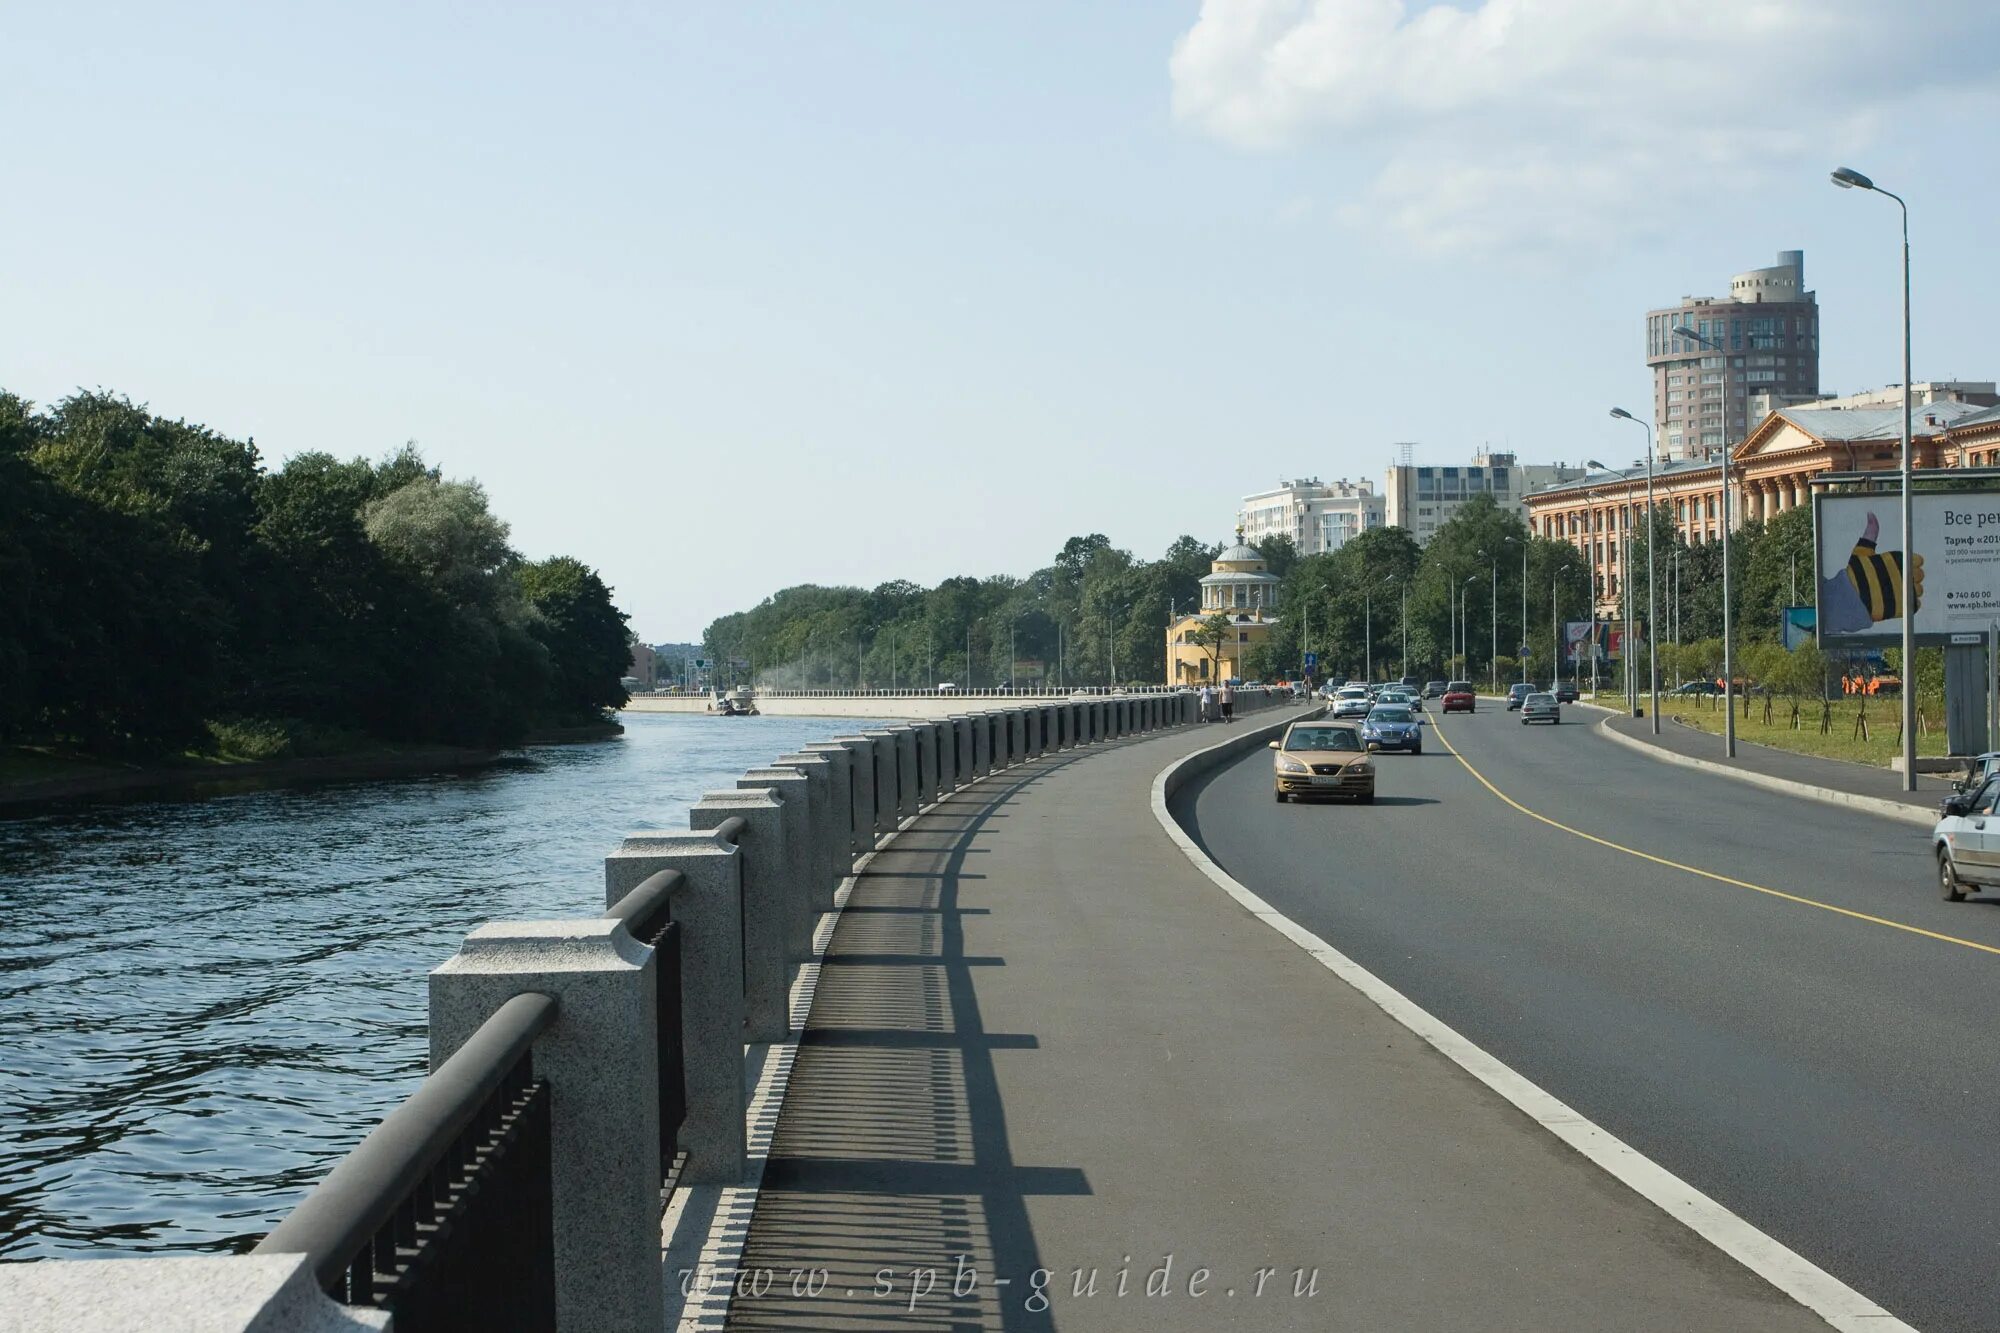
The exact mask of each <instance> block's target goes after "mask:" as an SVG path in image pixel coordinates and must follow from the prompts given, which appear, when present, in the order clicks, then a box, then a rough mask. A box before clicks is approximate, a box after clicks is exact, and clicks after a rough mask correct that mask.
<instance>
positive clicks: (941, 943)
mask: <svg viewBox="0 0 2000 1333" xmlns="http://www.w3.org/2000/svg"><path fill="white" fill-rule="evenodd" d="M1070 762H1074V759H1073V758H1071V757H1069V756H1067V755H1057V756H1050V757H1047V758H1044V759H1043V760H1041V761H1039V762H1036V763H1033V764H1030V765H1028V766H1026V767H1024V768H1023V769H1021V770H1019V771H1018V772H1015V773H1008V774H1005V775H1003V776H1002V777H1001V778H1000V779H999V781H998V782H993V781H989V782H987V783H982V784H980V785H979V786H976V787H973V788H970V789H967V790H964V791H960V792H956V793H953V794H951V795H949V796H947V797H945V799H944V800H943V801H942V802H941V803H940V804H939V805H938V806H937V807H936V808H935V812H936V815H937V816H938V818H936V819H935V820H934V821H933V820H932V817H931V815H930V814H928V813H927V814H926V815H925V816H924V817H922V818H921V819H920V820H919V822H918V823H917V824H916V825H914V826H913V827H912V828H911V829H910V830H909V833H920V834H928V835H929V836H927V837H923V838H921V839H909V845H904V839H899V840H898V842H897V843H895V844H892V845H891V846H890V848H889V849H888V850H886V851H883V852H880V853H878V854H877V855H876V858H875V861H874V862H873V863H872V864H871V866H870V869H869V872H868V873H866V874H865V875H864V876H862V877H861V878H860V879H859V880H858V881H857V883H856V886H855V889H854V893H853V895H852V897H851V898H850V899H849V901H848V905H847V908H846V910H845V911H844V912H843V913H842V915H841V919H840V924H839V926H838V927H837V928H836V930H835V932H834V936H833V940H832V943H831V946H830V947H829V949H828V951H827V955H826V959H825V962H824V964H823V966H822V969H821V973H820V979H819V986H818V990H817V992H816V994H815V997H814V1002H813V1009H812V1015H811V1017H810V1019H809V1020H808V1024H807V1028H806V1031H805V1033H804V1034H803V1036H802V1039H801V1042H800V1045H799V1052H798V1059H797V1062H796V1064H795V1066H794V1068H793V1073H792V1083H791V1087H790V1091H789V1093H788V1094H787V1096H786V1098H785V1105H784V1110H783V1113H782V1114H781V1116H780V1117H779V1121H778V1127H777V1133H776V1138H775V1140H774V1142H773V1144H772V1153H771V1157H770V1160H769V1162H768V1163H767V1165H766V1167H765V1171H764V1185H763V1190H762V1192H761V1194H760V1195H759V1197H758V1202H757V1209H756V1214H755V1217H754V1219H753V1220H752V1223H751V1227H750V1234H749V1240H748V1244H747V1245H746V1247H745V1251H744V1256H743V1270H742V1277H741V1278H740V1279H739V1282H738V1287H737V1294H736V1296H735V1297H734V1299H733V1300H732V1302H731V1305H730V1313H729V1327H731V1328H739V1329H752V1330H755V1329H785V1330H814V1331H815V1333H818V1331H822V1330H825V1331H831V1330H842V1329H857V1330H858V1329H916V1328H924V1329H953V1330H957V1329H999V1330H1017V1329H1048V1328H1052V1327H1053V1326H1054V1325H1053V1321H1052V1319H1051V1316H1050V1314H1049V1313H1048V1312H1047V1310H1046V1309H1037V1308H1034V1307H1035V1306H1037V1305H1038V1304H1040V1303H1039V1302H1037V1301H1033V1300H1031V1299H1030V1297H1031V1296H1032V1295H1033V1288H1032V1287H1031V1286H1030V1278H1031V1276H1032V1275H1033V1274H1034V1273H1035V1272H1036V1270H1038V1269H1040V1268H1041V1267H1042V1257H1041V1252H1040V1249H1039V1247H1038V1245H1037V1243H1036V1240H1035V1235H1034V1229H1033V1227H1032V1225H1031V1224H1030V1222H1029V1219H1028V1209H1027V1200H1028V1199H1029V1198H1030V1197H1031V1196H1035V1195H1046V1194H1088V1193H1089V1192H1090V1184H1089V1181H1088V1180H1087V1179H1086V1178H1085V1176H1084V1173H1083V1172H1082V1171H1081V1170H1080V1169H1078V1168H1076V1167H1070V1166H1049V1165H1038V1164H1023V1163H1018V1162H1016V1161H1015V1160H1014V1156H1013V1150H1012V1148H1011V1146H1010V1144H1009V1140H1008V1131H1007V1114H1006V1107H1005V1105H1004V1104H1003V1101H1002V1097H1001V1093H1000V1086H999V1079H998V1076H997V1073H996V1071H995V1067H994V1060H993V1054H994V1052H995V1051H1001V1050H1016V1051H1023V1050H1025V1051H1032V1050H1034V1049H1036V1046H1037V1044H1038V1042H1037V1038H1036V1036H1035V1035H1034V1034H1033V1033H1001V1032H989V1031H987V1030H986V1026H985V1023H984V1021H983V1020H982V1018H981V1015H980V1009H979V997H978V993H977V981H978V975H979V973H981V972H982V971H985V970H987V969H990V968H994V967H1004V966H1005V965H1006V959H1005V958H1004V957H994V956H974V955H970V954H968V952H967V950H966V947H965V932H964V918H966V917H974V916H986V915H989V914H995V913H1004V912H1007V911H1013V910H1021V911H1027V910H1032V905H1031V904H1026V903H996V904H992V905H990V906H976V907H967V906H963V905H961V902H960V895H961V885H962V883H971V882H976V881H978V880H980V879H982V878H983V876H980V875H976V874H972V873H968V872H966V871H965V863H966V861H967V858H968V856H969V855H972V854H976V853H979V852H982V851H983V850H984V849H982V848H976V847H973V846H972V845H971V844H972V842H973V840H974V838H976V837H978V836H979V835H980V833H981V831H982V829H983V827H984V826H985V825H986V823H987V822H988V821H989V820H990V819H993V818H995V817H997V815H998V814H999V813H1002V812H998V811H997V810H996V807H998V806H1000V805H1001V804H1002V803H1003V802H1005V801H1006V800H1008V799H1009V798H1010V797H1012V796H1015V795H1017V794H1019V793H1020V792H1021V791H1023V790H1025V789H1027V788H1028V787H1030V786H1031V785H1032V784H1033V783H1035V782H1037V781H1039V780H1040V779H1041V778H1043V777H1045V776H1046V775H1047V774H1048V773H1049V772H1051V771H1053V770H1054V769H1055V768H1058V767H1060V766H1062V765H1064V764H1067V763H1070ZM986 831H987V832H989V833H990V832H991V830H986ZM905 838H908V833H906V834H905ZM919 843H921V845H918V844H919Z"/></svg>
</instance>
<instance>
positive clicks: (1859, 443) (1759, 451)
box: [1525, 402, 2000, 615]
mask: <svg viewBox="0 0 2000 1333" xmlns="http://www.w3.org/2000/svg"><path fill="white" fill-rule="evenodd" d="M1902 438H1903V412H1902V408H1900V407H1894V408H1875V407H1870V408H1815V407H1787V408H1783V409H1780V410H1779V411H1776V412H1773V413H1771V414H1770V415H1769V416H1767V417H1765V418H1764V420H1763V421H1762V422H1761V423H1759V424H1758V426H1757V428H1756V429H1755V430H1753V431H1751V432H1750V434H1749V435H1748V436H1747V437H1745V438H1744V440H1743V441H1742V443H1740V444H1738V445H1736V446H1735V447H1734V448H1732V449H1731V450H1730V451H1729V454H1730V461H1729V481H1730V488H1731V491H1732V494H1733V497H1734V498H1733V501H1732V504H1731V510H1732V517H1733V519H1734V521H1735V523H1736V526H1738V527H1741V526H1742V525H1743V523H1744V522H1745V521H1746V520H1748V519H1753V518H1754V519H1757V520H1759V521H1763V522H1768V521H1770V520H1771V519H1773V518H1775V517H1777V516H1778V515H1779V514H1782V513H1784V512H1785V511H1786V510H1789V509H1796V508H1798V507H1799V506H1801V505H1804V504H1808V503H1810V501H1811V495H1812V491H1811V481H1812V478H1813V477H1815V476H1817V475H1819V474H1820V473H1822V472H1883V471H1888V472H1893V471H1895V470H1896V469H1897V468H1898V467H1900V466H1901V458H1902ZM1910 452H1911V466H1912V467H1913V468H1939V467H1983V466H1992V465H1996V462H2000V408H1981V407H1978V406H1976V405H1974V404H1970V403H1962V402H1940V403H1931V404H1927V405H1925V406H1923V407H1921V408H1918V409H1917V410H1916V412H1915V414H1914V416H1913V419H1912V422H1911V450H1910ZM1653 499H1654V503H1656V504H1658V505H1659V506H1660V507H1661V508H1662V509H1665V510H1666V511H1667V512H1668V513H1670V514H1671V515H1672V516H1673V519H1674V525H1675V526H1676V527H1677V528H1679V529H1680V532H1681V534H1682V536H1683V537H1685V538H1686V539H1687V541H1688V543H1689V544H1690V545H1697V546H1698V545H1703V544H1705V543H1707V542H1712V541H1716V540H1719V539H1720V538H1721V536H1722V465H1721V463H1720V462H1719V461H1710V460H1702V459H1674V460H1671V461H1667V462H1659V463H1656V464H1655V466H1654V468H1653ZM1525 503H1526V508H1527V512H1528V529H1529V531H1531V532H1533V533H1534V534H1535V535H1536V536H1538V537H1548V538H1552V539H1554V540H1557V541H1566V542H1569V543H1570V544H1571V545H1573V546H1575V547H1576V548H1577V550H1578V551H1580V552H1582V554H1583V556H1584V558H1585V559H1586V560H1587V561H1588V562H1589V565H1590V569H1591V572H1592V574H1593V575H1594V583H1593V586H1594V587H1595V588H1596V590H1597V603H1598V608H1599V613H1600V614H1604V615H1610V614H1615V611H1616V608H1617V604H1618V598H1619V595H1620V593H1621V591H1622V589H1623V587H1624V580H1625V571H1624V570H1623V569H1622V568H1621V567H1620V543H1621V541H1622V540H1623V539H1624V538H1625V536H1626V535H1627V534H1629V533H1630V532H1631V531H1632V530H1633V529H1635V528H1636V527H1637V526H1638V524H1639V521H1640V516H1641V514H1643V513H1644V511H1645V508H1646V468H1645V464H1644V463H1643V462H1641V463H1639V464H1637V465H1635V466H1633V467H1627V468H1613V469H1605V470H1593V471H1591V472H1589V473H1587V474H1585V476H1584V477H1583V478H1582V479H1580V480H1578V481H1571V482H1564V483H1562V484H1560V485H1556V486H1549V487H1546V488H1544V489H1542V490H1539V491H1536V492H1534V493H1533V494H1531V495H1529V496H1528V497H1527V498H1526V501H1525Z"/></svg>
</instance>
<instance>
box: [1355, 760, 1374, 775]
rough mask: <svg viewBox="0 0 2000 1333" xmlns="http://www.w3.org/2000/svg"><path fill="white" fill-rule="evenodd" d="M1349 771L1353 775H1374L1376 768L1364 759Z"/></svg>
mask: <svg viewBox="0 0 2000 1333" xmlns="http://www.w3.org/2000/svg"><path fill="white" fill-rule="evenodd" d="M1348 771H1349V772H1351V773H1373V772H1374V771H1375V766H1374V765H1373V764H1371V763H1369V762H1368V761H1367V760H1366V759H1364V760H1362V761H1361V762H1360V763H1358V764H1356V765H1355V766H1354V767H1353V768H1351V769H1349V770H1348Z"/></svg>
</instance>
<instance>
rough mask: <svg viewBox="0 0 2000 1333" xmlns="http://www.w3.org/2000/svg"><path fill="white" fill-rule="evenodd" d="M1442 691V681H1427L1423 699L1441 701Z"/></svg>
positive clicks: (1443, 685) (1443, 687)
mask: <svg viewBox="0 0 2000 1333" xmlns="http://www.w3.org/2000/svg"><path fill="white" fill-rule="evenodd" d="M1444 689H1445V682H1444V681H1441V680H1433V681H1427V682H1426V683H1425V685H1424V698H1426V699H1442V698H1444Z"/></svg>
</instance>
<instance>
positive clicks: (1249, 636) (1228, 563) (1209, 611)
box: [1167, 532, 1278, 687]
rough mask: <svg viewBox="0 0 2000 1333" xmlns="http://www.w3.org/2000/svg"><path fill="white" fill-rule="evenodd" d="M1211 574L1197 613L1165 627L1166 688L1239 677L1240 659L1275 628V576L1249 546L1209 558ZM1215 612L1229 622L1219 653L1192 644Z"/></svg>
mask: <svg viewBox="0 0 2000 1333" xmlns="http://www.w3.org/2000/svg"><path fill="white" fill-rule="evenodd" d="M1211 569H1212V572H1211V573H1210V574H1209V575H1208V577H1206V578H1204V579H1203V580H1202V581H1201V610H1200V611H1199V612H1198V613H1197V614H1194V615H1186V616H1181V617H1178V618H1177V619H1176V620H1175V621H1174V622H1173V624H1171V625H1169V626H1168V627H1167V684H1169V685H1192V686H1196V687H1199V686H1201V685H1202V684H1204V683H1212V682H1215V681H1219V680H1229V679H1231V678H1241V677H1242V676H1243V674H1244V672H1243V659H1244V656H1245V655H1246V654H1247V653H1248V652H1249V651H1250V649H1252V648H1254V647H1256V646H1257V645H1258V644H1260V643H1262V642H1264V640H1265V639H1267V638H1269V637H1270V635H1271V627H1272V626H1273V625H1275V624H1277V623H1278V576H1277V575H1275V574H1273V573H1271V572H1270V567H1269V566H1268V565H1267V564H1266V563H1265V561H1264V557H1263V556H1261V555H1259V554H1258V553H1257V550H1256V548H1255V547H1252V546H1246V545H1244V543H1243V534H1242V533H1241V532H1238V533H1237V534H1236V544H1235V545H1234V546H1231V547H1228V548H1227V549H1225V550H1224V551H1223V552H1222V554H1220V555H1218V556H1216V557H1215V563H1214V565H1213V566H1212V567H1211ZM1218 612H1220V613H1221V614H1223V615H1226V616H1228V617H1229V626H1230V632H1229V636H1228V637H1227V638H1225V639H1224V640H1223V643H1222V646H1221V650H1220V652H1218V653H1216V654H1215V655H1214V656H1211V655H1210V652H1209V645H1208V644H1206V643H1202V642H1199V641H1198V636H1199V635H1200V633H1201V630H1202V626H1203V624H1204V622H1206V621H1207V620H1208V619H1209V617H1211V616H1213V615H1215V614H1217V613H1218Z"/></svg>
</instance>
